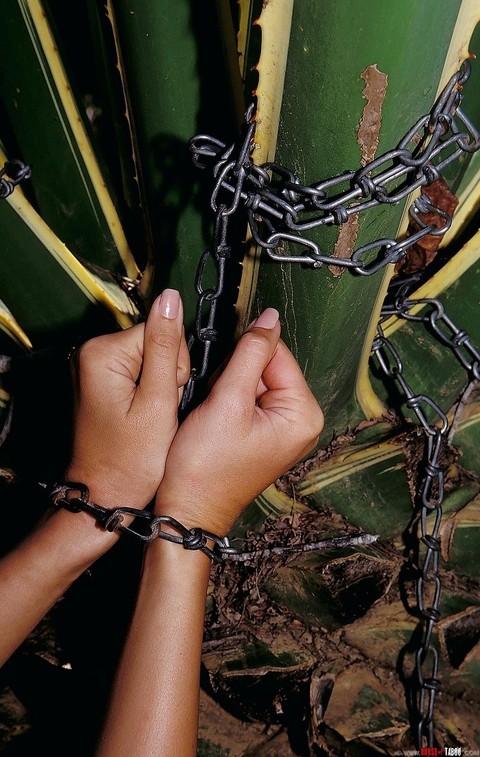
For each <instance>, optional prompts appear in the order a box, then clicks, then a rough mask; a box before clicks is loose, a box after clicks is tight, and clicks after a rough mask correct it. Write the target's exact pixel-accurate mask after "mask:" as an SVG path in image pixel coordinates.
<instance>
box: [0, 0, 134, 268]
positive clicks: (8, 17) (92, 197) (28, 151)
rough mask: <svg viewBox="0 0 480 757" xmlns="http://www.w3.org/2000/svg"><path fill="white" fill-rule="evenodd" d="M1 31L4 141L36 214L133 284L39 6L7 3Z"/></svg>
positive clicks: (79, 251) (27, 1)
mask: <svg viewBox="0 0 480 757" xmlns="http://www.w3.org/2000/svg"><path fill="white" fill-rule="evenodd" d="M3 28H4V32H5V40H4V42H5V44H4V48H3V54H2V56H1V61H0V97H1V101H2V105H3V109H4V112H5V114H6V116H7V117H8V122H9V124H8V126H9V129H10V131H9V133H8V135H9V134H10V132H13V134H14V139H15V143H16V148H18V149H19V150H20V155H19V157H21V158H22V159H23V160H24V161H25V162H26V163H28V164H29V165H30V166H31V167H32V182H31V185H32V191H33V194H34V198H35V203H37V204H38V208H39V211H40V214H41V215H42V217H43V218H44V220H45V221H46V222H47V223H48V224H49V225H50V226H51V227H52V229H53V230H54V232H55V233H56V234H57V236H58V237H59V238H60V239H62V240H64V242H65V243H66V244H67V245H68V247H69V248H70V249H71V250H72V251H74V253H75V254H76V255H77V256H78V257H79V258H81V259H83V260H85V261H88V262H89V263H92V264H94V265H97V266H99V267H101V268H104V269H106V270H107V271H110V272H111V273H121V274H127V275H128V276H129V277H131V278H132V279H135V278H136V277H137V275H138V268H137V266H136V263H135V261H134V259H133V256H132V254H131V252H130V250H129V247H128V244H127V241H126V238H125V234H124V231H123V228H122V225H121V222H120V219H119V217H118V214H117V211H116V209H115V206H114V204H113V201H112V198H111V196H110V194H109V192H108V190H107V188H106V181H107V178H106V176H105V174H104V173H102V170H101V169H100V166H99V163H98V160H97V157H96V156H95V154H94V151H93V148H92V145H91V142H90V135H89V130H88V128H87V124H86V118H85V114H84V113H83V112H82V110H81V109H79V107H78V104H77V102H76V100H75V98H74V95H73V90H72V86H73V85H72V84H71V83H70V82H69V80H68V78H67V76H66V73H65V69H64V66H63V62H62V60H61V58H60V55H59V52H58V46H57V43H56V40H55V38H54V36H53V34H52V30H51V28H50V26H49V24H48V20H47V17H46V14H45V11H44V8H43V6H42V3H41V2H40V1H39V0H15V1H14V2H12V3H9V4H8V7H6V8H5V13H4V15H3ZM3 132H4V133H5V132H6V129H3ZM8 135H7V136H8ZM4 140H5V137H4Z"/></svg>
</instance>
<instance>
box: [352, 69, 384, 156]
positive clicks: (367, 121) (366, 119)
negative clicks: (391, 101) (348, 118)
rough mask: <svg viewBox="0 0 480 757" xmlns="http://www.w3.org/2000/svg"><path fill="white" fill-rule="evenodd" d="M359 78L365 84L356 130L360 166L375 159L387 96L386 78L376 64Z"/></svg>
mask: <svg viewBox="0 0 480 757" xmlns="http://www.w3.org/2000/svg"><path fill="white" fill-rule="evenodd" d="M360 78H361V79H363V81H364V82H365V87H364V90H363V92H362V95H363V97H364V98H365V99H366V101H367V102H366V103H365V106H364V108H363V115H362V120H361V121H360V123H359V125H358V129H357V142H358V146H359V147H360V153H361V159H360V162H361V164H362V166H365V165H366V164H367V163H370V161H371V160H373V159H374V158H375V153H376V151H377V147H378V142H379V140H380V128H381V126H382V108H383V103H384V100H385V96H386V94H387V85H388V76H387V74H385V73H383V71H379V70H378V68H377V64H376V63H373V64H372V65H371V66H367V68H366V69H365V70H364V71H362V73H361V74H360Z"/></svg>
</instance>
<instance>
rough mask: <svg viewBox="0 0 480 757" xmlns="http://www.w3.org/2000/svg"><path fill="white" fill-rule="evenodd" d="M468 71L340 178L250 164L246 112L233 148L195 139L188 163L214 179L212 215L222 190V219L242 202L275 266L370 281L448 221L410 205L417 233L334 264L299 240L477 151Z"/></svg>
mask: <svg viewBox="0 0 480 757" xmlns="http://www.w3.org/2000/svg"><path fill="white" fill-rule="evenodd" d="M470 70H471V65H470V61H468V60H466V61H465V62H464V63H463V64H462V66H461V68H460V69H459V71H457V72H456V73H455V74H454V75H453V76H452V77H451V79H450V81H449V82H448V84H447V85H446V87H445V88H444V90H443V92H442V93H441V95H440V96H439V98H438V100H437V102H436V104H435V105H434V107H433V109H432V111H431V112H430V113H427V114H426V115H424V116H422V117H421V118H420V119H418V121H417V122H416V123H415V124H414V125H413V126H412V127H411V129H410V130H409V131H408V132H407V133H406V134H405V135H404V137H403V138H402V139H401V140H400V142H399V143H398V144H397V146H396V148H394V149H393V150H389V151H388V152H386V153H384V154H383V155H381V156H380V157H378V158H375V159H374V160H372V161H370V162H369V163H367V164H366V165H365V166H363V167H362V168H361V169H359V170H356V171H354V170H352V171H345V172H344V173H342V174H340V175H338V176H334V177H332V178H329V179H325V180H322V181H319V182H315V183H313V184H311V185H307V186H304V185H302V184H301V182H300V179H299V178H298V177H297V176H296V175H295V174H294V173H292V172H291V171H289V170H288V169H285V168H284V167H283V166H279V165H277V164H275V163H266V164H264V165H263V166H256V165H255V164H254V163H253V160H252V151H253V147H254V145H253V140H252V137H253V109H252V108H250V109H249V111H248V112H247V115H246V125H247V129H246V132H245V135H244V136H242V139H241V140H240V143H239V144H235V145H232V146H230V147H228V148H227V147H226V145H225V144H224V143H223V142H221V141H220V140H218V139H214V138H212V137H209V136H207V135H204V134H202V135H199V136H196V137H194V138H193V139H191V140H190V149H191V151H192V153H193V156H194V162H195V164H196V165H197V166H199V167H202V168H206V167H207V166H209V165H210V167H211V170H212V173H213V176H214V178H215V182H216V183H215V187H214V189H213V192H212V207H213V208H214V209H216V208H217V202H216V198H217V196H218V194H219V193H220V192H221V191H222V192H223V194H224V195H225V196H229V197H233V199H232V200H231V204H230V206H229V207H228V210H225V211H224V212H225V213H228V214H229V215H230V214H232V213H234V212H235V210H236V208H237V207H238V206H239V204H240V203H242V204H243V206H244V207H245V208H246V209H247V212H248V222H249V225H250V229H251V232H252V236H253V239H254V241H255V242H256V243H257V244H258V245H259V246H260V247H262V248H263V249H264V250H265V252H266V254H267V255H268V256H269V257H270V258H272V259H273V260H275V261H277V262H282V263H283V262H288V263H301V264H304V265H305V264H306V265H310V266H312V267H313V268H320V267H321V266H322V265H324V264H329V263H330V264H331V263H334V264H335V266H341V267H344V268H350V269H353V271H355V272H356V273H358V274H360V275H362V276H371V275H373V274H375V273H377V272H378V271H379V270H381V269H382V268H384V267H385V266H387V265H389V264H390V263H392V264H396V263H398V262H400V261H401V260H402V259H403V258H404V257H405V255H406V253H407V250H408V248H409V247H411V246H412V245H413V244H416V243H417V242H418V241H419V240H420V239H422V238H423V237H425V236H427V235H433V236H442V235H443V234H445V232H446V231H447V230H448V229H449V228H450V224H451V216H450V214H449V213H447V212H446V211H444V210H441V209H439V208H437V207H435V206H434V205H433V204H432V203H431V202H430V201H429V200H428V199H427V198H425V197H424V196H421V197H419V198H417V199H416V200H415V201H414V202H413V204H412V206H411V208H410V215H411V217H412V219H413V220H415V221H416V223H417V224H418V226H419V227H420V228H419V230H418V232H417V233H416V234H414V235H412V236H409V237H407V238H405V239H404V240H402V241H398V240H395V239H377V240H374V241H372V242H370V243H369V244H366V245H363V246H362V247H360V248H358V249H357V250H355V251H354V253H353V255H352V258H351V259H343V258H335V259H333V258H332V256H331V255H329V254H326V253H324V252H322V250H321V249H320V247H319V245H318V243H317V242H315V241H313V240H311V239H308V238H306V237H305V236H303V233H304V232H306V231H310V230H312V229H315V228H318V227H321V226H331V225H341V224H344V223H346V222H347V221H348V219H349V217H350V216H352V215H358V214H359V213H362V212H364V211H366V210H369V209H371V208H373V207H376V206H378V205H381V204H390V205H394V204H397V203H399V202H400V201H401V200H403V199H405V198H406V197H407V196H408V195H410V193H411V192H413V191H414V190H415V189H418V188H420V187H422V186H425V185H428V184H432V183H433V182H434V181H436V180H437V179H438V178H439V177H440V172H441V171H442V169H443V168H445V167H446V166H447V165H449V164H450V163H451V162H452V161H454V160H456V159H457V158H458V157H460V155H461V154H462V153H473V152H475V151H476V150H478V149H479V148H480V133H479V131H478V130H477V129H476V128H475V126H474V125H473V124H472V123H471V121H470V120H469V119H468V118H467V116H466V115H465V114H464V113H463V111H462V110H461V108H460V104H461V102H462V99H463V94H462V87H463V84H464V83H465V82H466V81H467V79H468V78H469V76H470ZM235 156H237V157H235ZM226 205H227V206H228V205H229V203H226ZM426 212H428V213H433V214H436V215H437V216H438V217H439V219H440V221H441V222H440V224H439V225H436V224H432V223H429V224H425V223H424V222H423V221H422V219H421V215H420V214H422V213H426ZM285 243H288V245H289V248H290V250H292V249H293V250H295V249H296V248H298V251H295V252H293V253H292V252H289V253H288V254H287V253H285V252H284V251H283V248H284V246H285ZM372 255H373V257H372Z"/></svg>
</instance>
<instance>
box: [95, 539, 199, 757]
mask: <svg viewBox="0 0 480 757" xmlns="http://www.w3.org/2000/svg"><path fill="white" fill-rule="evenodd" d="M209 573H210V559H209V558H208V557H206V555H204V554H203V553H200V552H188V551H186V550H184V549H183V548H182V547H181V546H180V545H177V544H172V543H169V542H166V541H163V540H161V539H157V540H156V541H155V542H153V543H152V544H150V545H149V546H148V547H147V550H146V555H145V562H144V570H143V575H142V579H141V584H140V590H139V595H138V600H137V605H136V609H135V612H134V617H133V620H132V625H131V628H130V632H129V635H128V638H127V641H126V645H125V649H124V653H123V657H122V660H121V663H120V667H119V670H118V674H117V679H116V682H115V685H114V689H113V696H112V704H111V707H110V710H109V714H108V717H107V722H106V725H105V729H104V732H103V735H102V738H101V741H100V744H99V747H98V752H97V757H130V756H131V755H132V754H135V755H136V757H147V755H149V756H153V755H162V757H194V756H195V755H196V745H197V729H198V698H199V687H200V661H201V648H202V638H203V624H204V617H205V601H206V592H207V586H208V577H209ZM135 723H139V724H141V727H139V728H138V729H137V728H135V727H134V724H135Z"/></svg>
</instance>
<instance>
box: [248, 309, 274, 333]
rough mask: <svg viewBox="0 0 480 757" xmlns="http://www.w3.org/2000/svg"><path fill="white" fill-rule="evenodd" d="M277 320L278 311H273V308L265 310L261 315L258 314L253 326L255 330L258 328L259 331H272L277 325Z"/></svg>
mask: <svg viewBox="0 0 480 757" xmlns="http://www.w3.org/2000/svg"><path fill="white" fill-rule="evenodd" d="M278 319H279V312H278V310H275V308H267V309H266V310H264V311H263V313H260V315H259V316H258V318H257V320H256V321H255V322H254V323H253V325H254V326H255V328H256V327H257V326H260V328H261V329H273V328H274V327H275V326H276V325H277V323H278Z"/></svg>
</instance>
